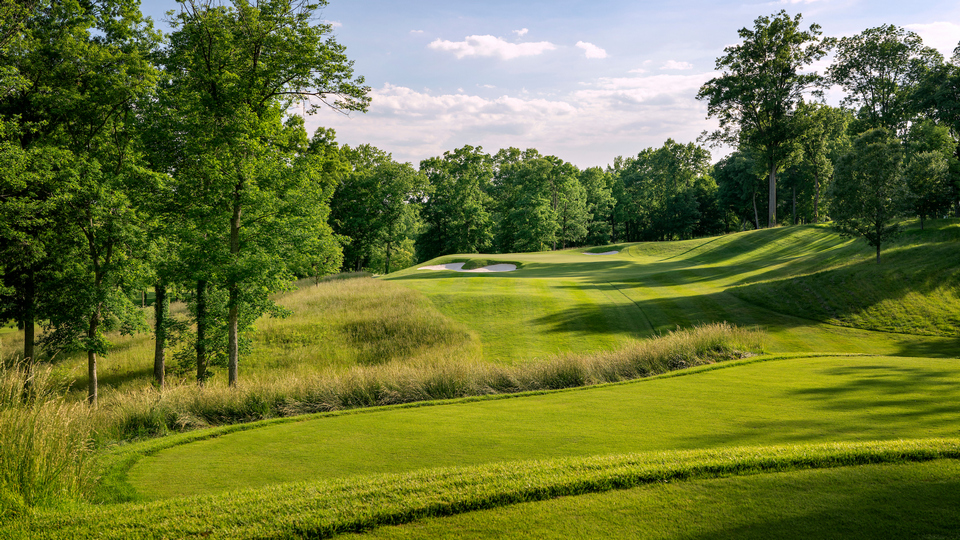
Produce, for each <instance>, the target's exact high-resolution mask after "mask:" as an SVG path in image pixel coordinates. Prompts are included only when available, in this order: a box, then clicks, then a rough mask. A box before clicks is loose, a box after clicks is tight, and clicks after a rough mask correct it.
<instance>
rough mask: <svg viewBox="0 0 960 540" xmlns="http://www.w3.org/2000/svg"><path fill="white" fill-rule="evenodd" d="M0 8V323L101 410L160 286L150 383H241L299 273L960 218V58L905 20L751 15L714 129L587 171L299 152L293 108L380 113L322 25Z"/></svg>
mask: <svg viewBox="0 0 960 540" xmlns="http://www.w3.org/2000/svg"><path fill="white" fill-rule="evenodd" d="M0 6H2V7H0V275H2V283H0V320H6V321H12V322H14V323H15V324H16V325H17V326H18V327H20V328H22V329H25V333H24V334H25V339H24V347H23V358H24V359H27V361H28V362H32V361H33V360H34V359H36V358H40V357H46V358H49V357H51V356H53V355H55V354H56V353H57V352H58V351H62V350H73V351H84V352H85V353H86V354H87V357H88V365H89V372H90V388H89V392H88V394H89V399H90V401H91V402H96V400H97V379H96V373H97V360H98V357H99V356H102V355H104V354H106V353H107V352H108V351H109V347H110V343H109V341H108V340H107V338H106V336H107V334H108V333H109V332H115V331H121V332H137V331H142V330H146V328H145V323H144V317H143V313H142V311H143V310H142V309H141V306H142V305H144V303H145V301H144V298H145V297H146V291H150V292H151V293H152V294H153V297H154V298H155V301H153V306H154V315H155V316H154V327H153V329H152V330H153V331H154V332H155V334H156V343H157V344H156V355H155V378H156V381H157V384H158V385H160V386H162V385H163V379H164V371H165V365H166V362H167V361H168V358H167V354H168V353H167V349H168V348H169V349H171V350H173V351H174V353H173V354H175V355H176V356H177V361H178V362H179V363H181V364H183V363H189V364H190V365H192V367H193V369H195V370H196V374H197V379H198V381H200V382H201V384H202V382H203V381H204V380H205V378H206V376H207V374H206V373H207V366H208V365H210V364H211V363H216V364H221V365H224V366H226V367H227V368H228V372H229V378H230V383H231V384H234V383H235V382H236V381H237V378H238V364H239V357H240V355H241V354H242V353H243V351H244V350H245V348H246V347H249V340H248V339H247V335H248V331H249V330H250V329H251V328H252V325H253V323H254V322H255V321H256V320H257V319H258V318H259V317H261V316H262V315H265V314H272V315H277V316H282V315H283V310H282V309H281V308H279V307H278V306H276V305H275V304H274V303H273V301H272V300H271V295H272V294H274V293H276V292H279V291H282V290H284V289H285V288H287V287H289V286H290V284H291V283H292V281H293V280H294V279H295V278H297V277H307V276H315V277H317V278H319V277H320V276H323V275H326V274H330V273H335V272H338V271H342V270H343V271H346V270H368V271H372V272H375V273H389V272H390V271H391V270H396V269H400V268H404V267H407V266H410V265H412V264H414V263H416V262H419V261H425V260H428V259H431V258H434V257H437V256H440V255H446V254H453V253H473V252H486V253H491V252H492V253H509V252H525V251H544V250H559V249H566V248H570V247H576V246H585V245H604V244H609V243H613V242H633V241H655V240H672V239H685V238H693V237H700V236H710V235H717V234H722V233H728V232H735V231H741V230H746V229H753V228H762V227H773V226H778V225H788V224H798V223H818V222H826V221H832V222H833V223H834V225H835V226H836V227H837V228H838V230H840V231H841V232H843V233H845V234H849V235H852V236H858V237H863V238H865V239H866V240H867V241H868V242H869V243H870V245H871V246H875V247H876V249H877V260H878V262H879V260H880V248H881V245H882V244H883V243H885V242H886V241H888V240H889V239H890V238H892V237H893V236H895V235H896V234H897V233H898V231H899V227H900V225H899V224H900V220H902V219H903V218H908V217H918V218H919V219H920V222H921V224H922V223H923V221H924V220H925V219H927V218H930V217H940V216H944V215H947V214H951V213H952V214H955V215H956V214H958V213H960V161H958V156H960V152H958V144H957V142H958V136H960V48H958V50H957V55H955V56H954V57H953V58H952V59H949V60H948V59H945V58H943V57H942V55H940V54H939V53H938V52H937V51H935V50H933V49H931V48H929V47H926V46H924V45H923V43H922V42H921V40H920V38H919V37H918V36H917V35H916V34H914V33H912V32H909V31H907V30H905V29H903V28H899V27H897V26H893V25H886V26H881V27H878V28H871V29H867V30H864V31H863V32H861V33H860V34H857V35H855V36H852V37H846V38H841V39H834V38H830V37H824V36H822V35H821V32H820V29H819V27H818V26H817V25H811V26H809V27H808V29H806V30H804V29H803V25H802V24H801V22H802V21H801V17H800V16H799V15H797V16H795V17H790V16H789V15H787V14H786V13H785V12H780V13H778V14H776V15H773V16H771V17H760V18H758V19H757V20H756V21H755V22H754V27H753V28H744V29H741V30H740V31H739V36H740V40H741V43H740V44H739V45H735V46H731V47H728V48H727V49H725V53H724V56H722V57H720V58H718V59H717V71H718V72H720V73H721V75H720V76H718V77H716V78H714V79H712V80H710V81H708V82H706V83H705V84H704V86H703V87H702V88H701V90H700V92H699V94H698V95H697V96H696V98H697V99H699V100H701V101H703V102H705V103H706V104H707V108H708V115H709V116H710V117H713V118H716V119H718V120H719V123H720V127H719V129H718V130H717V131H715V132H710V133H704V134H703V136H702V137H701V138H700V140H699V141H692V142H686V143H681V142H677V141H674V140H672V139H670V140H667V141H665V142H664V144H663V145H662V146H661V147H659V148H647V149H642V150H639V152H638V153H637V154H636V155H635V156H626V157H624V156H617V157H614V158H613V159H612V164H611V165H608V166H607V167H605V168H600V167H592V168H587V169H584V170H580V169H579V168H578V167H576V166H574V165H573V164H571V163H569V162H567V161H565V160H564V159H563V158H562V157H557V156H549V155H543V154H541V153H540V152H539V151H537V150H536V149H518V148H505V149H499V150H497V151H495V152H490V151H485V150H484V149H482V148H479V147H473V146H464V147H462V148H457V149H452V150H450V151H447V152H444V153H443V155H442V156H436V157H432V158H429V159H425V160H423V161H421V162H420V163H419V164H418V166H414V165H413V164H410V163H398V162H396V161H395V160H394V159H393V158H392V156H391V155H390V154H389V153H388V152H386V151H384V150H383V149H378V148H374V147H372V146H370V145H359V146H356V147H352V146H349V145H345V144H340V143H338V142H337V140H336V134H335V133H334V132H333V131H332V130H329V129H323V128H321V129H318V130H317V131H316V132H315V133H313V134H310V133H308V132H307V131H306V130H305V127H304V119H303V117H302V116H301V113H305V114H309V113H311V112H313V111H315V110H316V109H317V108H318V107H330V108H333V109H337V110H340V111H344V112H350V111H355V112H363V111H365V110H366V109H367V107H368V106H370V99H369V98H368V96H367V94H368V92H369V88H368V87H366V86H365V85H364V80H363V78H362V77H359V76H356V75H355V74H354V73H353V65H352V62H351V61H350V60H349V59H348V57H347V55H346V51H345V49H344V47H343V46H342V45H340V44H339V43H337V42H336V41H335V40H334V39H333V38H332V37H330V32H331V28H330V27H329V26H328V25H325V24H322V23H318V22H317V21H316V19H315V17H314V16H313V15H314V10H315V9H316V6H305V5H302V4H300V3H297V2H290V1H289V0H262V1H260V2H258V3H257V4H256V5H255V6H254V5H251V3H250V2H248V1H246V0H234V1H233V2H231V3H220V2H205V1H201V0H185V1H183V2H182V3H181V7H180V10H179V12H177V13H175V14H174V15H173V32H172V33H171V34H169V35H161V34H160V33H159V32H157V31H155V30H154V29H153V26H152V22H151V21H149V20H147V19H144V18H143V17H142V16H141V14H140V12H139V10H138V5H137V3H136V2H135V1H134V0H84V1H75V2H71V1H67V2H51V1H47V0H26V1H18V2H11V1H9V0H3V2H2V3H0ZM830 54H832V58H833V62H832V64H831V65H830V67H829V68H828V69H827V71H826V72H825V73H815V72H812V71H809V66H810V65H811V64H812V63H813V62H816V61H818V60H821V59H823V58H825V57H827V56H828V55H830ZM831 86H839V87H841V88H842V89H843V90H844V92H845V96H846V97H845V98H844V99H843V101H842V103H841V106H840V107H833V106H830V105H827V104H824V103H823V102H822V101H823V91H824V90H825V89H826V88H828V87H831ZM693 97H694V96H691V98H693ZM710 146H719V147H723V148H728V149H729V148H733V149H734V150H733V151H732V153H729V154H728V155H727V156H726V157H724V158H723V159H721V160H720V161H718V162H716V163H711V154H710V152H709V151H708V149H707V148H708V147H710ZM171 296H175V297H176V299H179V300H183V301H185V302H186V303H187V305H188V317H187V319H184V320H174V319H171V318H170V317H169V316H168V305H169V302H170V299H171ZM35 326H39V327H40V328H41V335H39V336H38V335H35V332H34V328H35ZM38 343H39V346H38V345H37V344H38Z"/></svg>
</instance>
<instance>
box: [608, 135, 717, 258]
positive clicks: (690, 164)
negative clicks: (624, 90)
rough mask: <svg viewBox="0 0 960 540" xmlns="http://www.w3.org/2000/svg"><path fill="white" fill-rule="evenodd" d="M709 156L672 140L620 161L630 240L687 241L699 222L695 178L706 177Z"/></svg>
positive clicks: (696, 148)
mask: <svg viewBox="0 0 960 540" xmlns="http://www.w3.org/2000/svg"><path fill="white" fill-rule="evenodd" d="M709 160H710V153H709V152H708V151H707V150H706V149H704V148H702V147H700V146H698V145H696V144H694V143H689V144H685V145H684V144H680V143H678V142H676V141H674V140H673V139H667V141H666V142H665V143H664V144H663V146H662V147H660V148H647V149H645V150H643V151H641V152H640V153H639V154H637V157H635V158H630V159H627V160H625V161H623V163H622V165H621V170H620V177H621V178H622V181H623V185H624V190H625V195H626V196H628V197H629V198H631V199H632V207H633V211H632V212H631V214H632V216H631V217H630V218H629V219H630V220H631V221H633V222H634V226H633V227H632V228H633V230H634V234H635V236H632V237H629V238H630V239H632V240H671V239H681V238H689V237H691V236H692V235H693V231H694V230H695V229H696V227H697V224H698V222H699V220H700V217H701V215H700V211H699V209H698V206H699V202H698V200H697V189H696V183H697V178H700V177H703V176H706V175H707V171H708V168H709V163H710V161H709ZM704 194H705V192H704Z"/></svg>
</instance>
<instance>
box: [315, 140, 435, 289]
mask: <svg viewBox="0 0 960 540" xmlns="http://www.w3.org/2000/svg"><path fill="white" fill-rule="evenodd" d="M343 155H344V159H345V160H346V162H347V163H349V164H350V167H351V171H350V172H349V173H347V174H345V175H344V176H343V178H342V180H341V181H340V183H339V185H338V186H337V190H336V193H335V194H334V197H333V200H332V201H331V206H332V214H331V220H332V222H333V223H334V228H335V230H336V233H337V234H339V235H342V236H344V237H347V238H349V244H348V245H347V246H346V250H345V251H346V252H345V254H344V255H345V258H344V259H345V265H346V267H347V268H350V269H352V270H361V269H362V268H363V267H364V266H365V265H366V264H368V263H369V261H370V260H371V258H372V256H373V254H374V252H375V251H377V250H383V251H384V252H385V260H384V268H383V270H384V272H385V273H389V272H390V256H391V251H392V250H393V248H394V246H395V245H396V244H398V243H402V242H403V239H404V238H405V237H406V233H407V229H408V227H405V226H404V225H405V223H406V222H408V221H409V220H410V218H411V217H414V216H416V214H417V206H418V204H419V201H421V200H423V198H424V192H425V190H426V179H425V177H424V176H423V174H421V173H420V172H418V171H417V170H416V169H414V168H413V166H412V165H410V164H409V163H403V164H401V163H397V162H395V161H394V160H393V158H392V157H391V155H390V154H388V153H387V152H384V151H382V150H379V149H377V148H374V147H373V146H370V145H367V144H364V145H360V146H358V147H357V148H356V149H354V148H350V147H344V148H343Z"/></svg>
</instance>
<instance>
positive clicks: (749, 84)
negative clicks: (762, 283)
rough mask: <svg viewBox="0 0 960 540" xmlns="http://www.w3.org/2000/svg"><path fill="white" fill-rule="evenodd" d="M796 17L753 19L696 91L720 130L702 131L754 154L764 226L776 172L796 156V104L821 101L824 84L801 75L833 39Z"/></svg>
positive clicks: (772, 221) (771, 212) (772, 215)
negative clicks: (763, 181)
mask: <svg viewBox="0 0 960 540" xmlns="http://www.w3.org/2000/svg"><path fill="white" fill-rule="evenodd" d="M800 20H801V17H800V15H799V14H798V15H797V16H796V17H793V18H791V17H790V16H789V15H787V13H786V12H785V11H781V12H780V13H778V14H777V15H775V16H773V17H758V18H757V19H756V20H755V21H754V27H753V29H752V30H751V29H749V28H741V29H740V31H739V35H740V38H741V39H742V40H743V41H742V43H740V44H739V45H732V46H729V47H726V48H725V49H724V51H725V52H726V55H724V56H722V57H720V58H717V71H721V72H722V74H721V75H720V76H719V77H714V78H713V79H710V80H709V81H707V83H706V84H704V85H703V86H702V87H701V88H700V92H699V93H698V94H697V99H699V100H704V101H706V102H707V111H708V117H716V118H718V119H719V120H720V129H718V130H716V131H714V132H712V133H706V132H704V135H703V139H704V140H707V141H711V142H713V143H715V144H729V145H731V146H738V145H747V146H750V147H752V148H754V149H756V152H757V154H758V158H759V159H761V160H762V163H763V165H764V166H765V168H766V170H767V172H768V175H769V184H768V187H769V206H768V214H767V226H768V227H773V226H774V225H776V223H777V215H776V213H777V172H778V171H780V170H781V169H782V168H783V167H784V166H785V165H787V164H788V163H789V162H790V161H791V160H793V159H794V158H795V157H796V155H797V152H798V149H797V144H796V143H797V138H798V137H799V134H800V132H799V129H798V126H797V122H796V121H795V118H794V113H795V110H796V106H797V104H798V103H799V102H800V100H801V99H802V97H803V95H804V94H805V93H807V92H810V93H812V94H813V95H814V96H822V89H821V88H822V86H823V85H824V84H825V79H824V78H823V77H822V76H820V75H818V74H817V73H816V72H804V71H803V70H804V69H805V68H807V67H808V66H809V65H810V64H812V63H813V62H815V61H817V60H820V59H821V58H823V57H824V56H825V55H826V54H827V52H828V50H829V48H830V46H831V45H832V43H833V40H831V39H829V38H827V39H821V38H820V34H821V32H820V26H819V25H816V24H812V25H810V28H809V29H808V30H807V31H801V29H800Z"/></svg>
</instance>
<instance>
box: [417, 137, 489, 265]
mask: <svg viewBox="0 0 960 540" xmlns="http://www.w3.org/2000/svg"><path fill="white" fill-rule="evenodd" d="M420 171H421V172H423V173H424V174H426V175H427V180H428V181H429V183H430V187H429V195H428V197H427V198H426V201H424V203H423V206H422V209H421V216H422V218H423V227H424V228H423V232H421V234H420V236H419V237H418V238H417V258H418V259H419V260H421V261H425V260H428V259H432V258H434V257H438V256H440V255H447V254H450V253H480V252H483V251H486V250H487V249H489V248H490V246H491V242H492V240H493V232H492V229H493V223H492V221H491V217H490V206H491V200H490V196H489V194H488V193H487V190H488V189H490V181H491V179H492V178H493V159H492V158H491V157H490V155H489V154H486V153H484V152H483V149H482V148H481V147H479V146H478V147H476V148H474V147H472V146H469V145H467V146H464V147H462V148H458V149H456V150H453V151H452V152H444V153H443V156H442V157H433V158H429V159H425V160H423V161H421V162H420Z"/></svg>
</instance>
